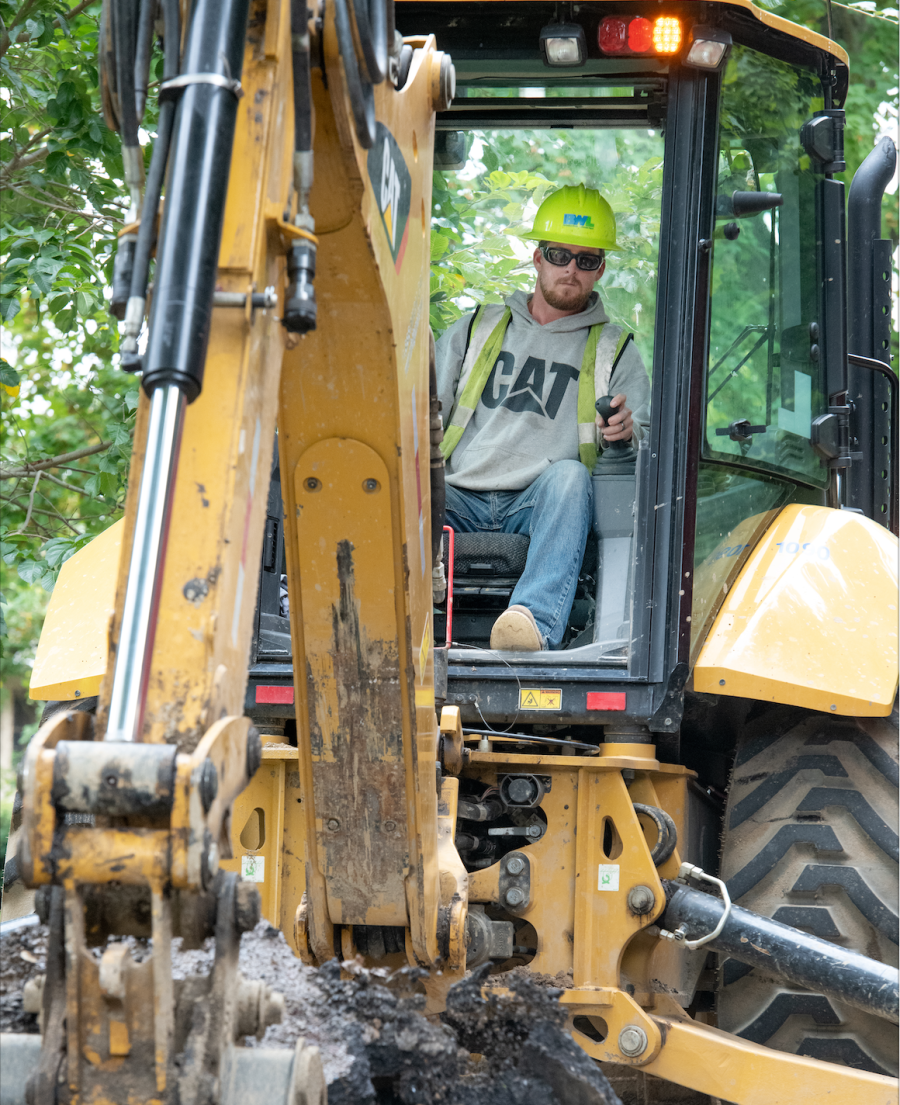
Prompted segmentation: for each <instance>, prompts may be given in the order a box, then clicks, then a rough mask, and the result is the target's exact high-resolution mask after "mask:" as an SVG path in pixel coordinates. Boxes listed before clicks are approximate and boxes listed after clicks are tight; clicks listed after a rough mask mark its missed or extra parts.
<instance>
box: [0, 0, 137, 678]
mask: <svg viewBox="0 0 900 1105" xmlns="http://www.w3.org/2000/svg"><path fill="white" fill-rule="evenodd" d="M99 15H100V0H91V2H88V3H79V4H75V5H74V6H73V5H71V4H67V3H64V2H62V0H23V2H20V3H10V2H8V0H0V18H2V21H3V22H2V28H0V83H2V85H3V87H4V89H5V95H4V97H3V98H2V99H0V190H2V221H0V258H2V262H3V273H2V278H0V315H2V320H3V323H4V331H3V359H2V362H0V398H2V433H3V439H2V446H0V450H2V452H0V458H2V472H0V476H2V479H0V505H2V525H0V580H2V584H0V586H2V592H3V600H4V605H3V606H2V612H3V615H4V616H3V626H2V632H3V653H2V659H0V674H2V677H3V679H4V680H6V679H23V680H25V681H27V675H28V671H29V666H30V661H31V657H32V656H33V650H34V645H35V642H36V640H37V637H38V634H39V632H40V627H41V622H42V619H43V611H44V607H45V604H46V599H47V594H48V592H49V591H50V589H52V587H53V583H54V581H55V579H56V576H57V574H58V572H59V569H60V567H61V566H62V564H63V563H64V562H65V561H66V560H67V559H68V558H69V557H70V556H71V555H72V554H73V553H75V552H76V551H77V550H78V549H80V548H81V547H83V546H84V545H85V544H87V543H88V542H89V541H90V540H91V539H92V538H93V537H94V536H96V534H98V533H99V532H101V531H102V530H103V529H105V528H106V527H107V526H108V525H110V523H111V522H112V521H114V519H115V517H116V516H117V514H118V513H120V512H121V509H122V505H123V501H124V495H125V484H126V479H127V474H128V464H129V459H130V454H131V435H132V432H133V423H134V411H135V408H136V406H137V385H136V381H135V380H134V379H133V378H131V377H129V376H125V375H123V374H122V373H121V372H119V371H118V370H117V369H116V368H114V367H113V359H114V356H115V354H116V352H117V349H118V332H117V329H116V326H115V324H114V323H113V322H111V320H110V318H109V315H108V312H107V306H106V289H107V286H108V283H109V279H110V276H111V271H110V270H111V264H112V257H113V254H114V248H115V240H116V233H117V231H118V230H119V229H120V227H121V225H122V222H123V218H124V216H125V213H126V211H127V208H128V196H127V191H126V189H125V187H124V185H123V183H122V176H123V171H122V156H121V145H120V141H119V138H118V136H117V135H116V134H113V133H111V132H110V131H109V130H108V129H107V127H106V126H105V124H104V122H103V116H102V111H101V104H100V87H99V81H100V77H99V73H98V69H97V38H98V24H99ZM144 126H145V128H148V129H149V130H150V131H151V132H152V129H153V126H154V119H153V118H152V117H151V116H150V115H148V118H147V119H145V121H144ZM149 152H150V146H149V144H148V146H147V147H146V149H145V154H146V155H147V156H149ZM69 453H80V454H82V455H81V456H78V457H76V458H70V459H68V460H67V459H65V458H66V454H69ZM39 462H49V463H44V464H43V465H42V467H40V468H38V469H35V468H33V467H31V466H33V465H35V464H38V463H39Z"/></svg>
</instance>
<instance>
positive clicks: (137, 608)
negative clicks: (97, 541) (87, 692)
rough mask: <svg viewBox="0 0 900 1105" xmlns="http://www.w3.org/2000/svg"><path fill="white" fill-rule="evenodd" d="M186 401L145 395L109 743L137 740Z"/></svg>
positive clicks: (176, 392)
mask: <svg viewBox="0 0 900 1105" xmlns="http://www.w3.org/2000/svg"><path fill="white" fill-rule="evenodd" d="M186 405H187V399H186V397H185V394H184V392H183V391H182V390H181V388H180V387H178V386H177V385H176V384H169V385H168V386H166V387H159V388H157V389H156V390H155V391H154V392H153V395H152V396H151V398H150V420H149V427H148V431H147V451H146V454H145V456H144V467H143V470H142V472H141V486H140V491H139V492H138V506H137V517H136V519H135V526H134V542H133V544H132V546H131V560H130V562H129V566H128V585H127V588H126V590H125V606H124V608H123V610H122V624H121V627H120V630H119V641H118V646H117V648H116V663H115V668H114V669H113V686H112V696H111V698H110V703H109V723H108V725H107V728H106V735H105V737H104V740H108V741H134V740H138V739H140V732H141V725H142V722H143V710H144V701H145V699H146V690H147V681H148V680H149V678H150V658H151V655H152V653H153V637H154V630H155V628H156V610H157V605H158V603H159V591H160V587H161V585H162V573H163V564H164V563H165V558H166V539H167V537H168V529H169V517H170V516H171V503H172V495H173V493H174V490H175V472H176V470H177V468H178V453H179V449H180V447H181V430H182V426H183V424H184V408H185V406H186Z"/></svg>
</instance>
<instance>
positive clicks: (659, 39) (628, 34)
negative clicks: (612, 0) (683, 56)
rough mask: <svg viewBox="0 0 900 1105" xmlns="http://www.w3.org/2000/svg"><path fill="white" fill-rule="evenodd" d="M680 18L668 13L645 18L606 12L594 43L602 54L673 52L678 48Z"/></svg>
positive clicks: (676, 51)
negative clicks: (653, 17) (607, 13)
mask: <svg viewBox="0 0 900 1105" xmlns="http://www.w3.org/2000/svg"><path fill="white" fill-rule="evenodd" d="M682 37H683V36H682V29H681V21H680V20H679V19H676V18H675V17H674V16H671V15H662V16H659V17H657V18H656V19H646V18H644V16H642V15H638V16H627V15H608V16H606V18H605V19H602V20H601V21H600V27H599V28H598V30H597V45H598V46H599V47H600V49H601V51H602V52H603V53H604V54H609V55H612V56H613V57H615V56H619V57H621V56H623V55H626V56H627V55H631V54H663V55H667V56H668V55H672V54H677V53H678V51H679V50H680V49H681V40H682Z"/></svg>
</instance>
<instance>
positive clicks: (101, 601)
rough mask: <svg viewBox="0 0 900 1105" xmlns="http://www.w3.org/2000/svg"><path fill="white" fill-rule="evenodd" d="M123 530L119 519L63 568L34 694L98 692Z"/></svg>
mask: <svg viewBox="0 0 900 1105" xmlns="http://www.w3.org/2000/svg"><path fill="white" fill-rule="evenodd" d="M124 529H125V520H124V519H120V520H119V521H118V522H114V523H113V524H112V525H111V526H110V527H109V529H107V530H104V531H103V533H101V534H100V535H99V536H98V537H95V538H94V540H93V541H91V543H90V544H89V545H85V547H84V548H83V549H81V550H79V551H78V552H77V553H75V555H74V556H72V557H70V558H69V559H68V560H67V561H66V562H65V564H63V566H62V568H61V569H60V572H59V578H58V579H57V581H56V586H55V587H54V588H53V594H52V595H51V596H50V603H49V605H48V606H47V613H46V615H45V617H44V627H43V629H42V630H41V639H40V641H39V643H38V648H37V655H36V656H35V658H34V670H33V671H32V673H31V686H30V688H29V691H28V693H29V695H30V696H31V698H33V699H36V700H45V699H59V700H70V699H75V698H89V697H90V696H91V695H95V694H98V693H99V691H100V683H101V681H102V680H103V676H104V675H105V674H106V665H107V660H108V658H109V620H110V618H111V617H112V615H113V610H114V609H115V605H116V580H117V579H118V575H119V552H120V550H121V548H122V534H123V532H124Z"/></svg>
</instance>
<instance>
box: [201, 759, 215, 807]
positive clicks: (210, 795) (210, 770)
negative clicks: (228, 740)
mask: <svg viewBox="0 0 900 1105" xmlns="http://www.w3.org/2000/svg"><path fill="white" fill-rule="evenodd" d="M197 789H198V791H199V792H200V801H201V802H202V803H203V812H204V813H209V808H210V806H211V805H212V804H213V802H214V801H215V798H216V795H217V794H218V793H219V773H218V772H217V771H216V765H215V764H214V763H213V762H212V760H211V759H209V757H207V758H206V759H205V760H204V761H203V763H202V765H201V767H200V782H199V784H198V786H197Z"/></svg>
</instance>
